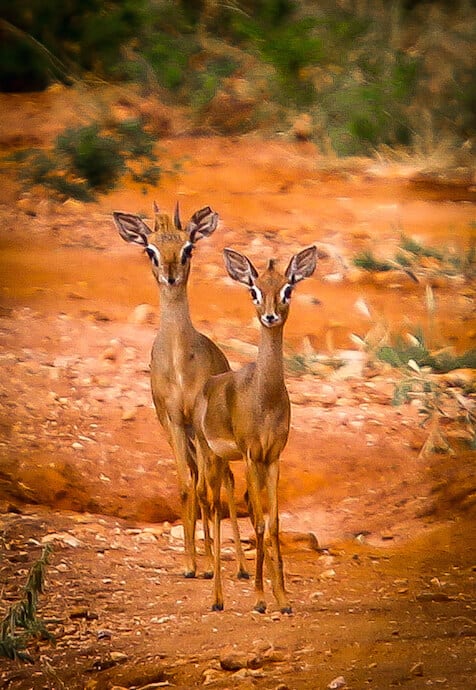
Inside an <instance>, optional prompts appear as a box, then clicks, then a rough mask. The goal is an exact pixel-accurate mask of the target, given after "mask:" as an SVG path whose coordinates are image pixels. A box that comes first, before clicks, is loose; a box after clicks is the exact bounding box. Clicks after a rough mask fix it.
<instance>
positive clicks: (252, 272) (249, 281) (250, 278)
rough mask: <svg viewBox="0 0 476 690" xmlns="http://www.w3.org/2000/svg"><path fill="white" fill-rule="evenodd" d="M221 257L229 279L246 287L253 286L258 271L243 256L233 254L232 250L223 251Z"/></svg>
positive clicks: (238, 253)
mask: <svg viewBox="0 0 476 690" xmlns="http://www.w3.org/2000/svg"><path fill="white" fill-rule="evenodd" d="M223 256H224V257H225V266H226V270H227V271H228V274H229V276H230V278H233V280H237V281H238V282H239V283H243V284H244V285H246V286H247V287H251V286H252V285H254V282H255V280H256V278H257V277H258V271H257V270H256V268H255V267H254V266H253V264H252V263H251V261H250V260H249V259H248V258H247V257H246V256H244V254H240V252H235V250H234V249H224V250H223Z"/></svg>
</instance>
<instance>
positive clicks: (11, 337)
mask: <svg viewBox="0 0 476 690" xmlns="http://www.w3.org/2000/svg"><path fill="white" fill-rule="evenodd" d="M164 147H165V150H166V153H164V156H166V157H168V158H169V159H170V160H171V161H174V160H175V161H176V160H183V164H182V171H181V172H180V173H178V174H177V175H176V176H174V177H171V176H170V177H165V178H164V180H163V184H162V186H161V187H160V188H159V189H158V190H157V192H156V194H155V196H156V197H157V199H158V201H159V203H160V204H161V205H162V206H163V207H164V208H166V209H172V208H173V204H174V203H175V200H176V199H177V198H179V200H180V203H181V205H182V209H183V215H190V214H191V213H192V212H193V211H194V210H196V209H197V208H199V207H201V206H203V205H204V204H207V203H210V204H211V205H213V206H214V208H216V209H217V210H218V211H219V213H220V216H221V218H222V225H221V226H220V228H219V230H218V231H217V232H216V234H215V235H214V236H213V238H212V239H210V240H209V241H206V242H205V241H204V242H203V243H200V246H199V248H198V249H197V252H196V256H195V257H194V264H193V269H192V270H193V275H192V285H191V291H190V297H191V308H192V313H193V315H194V320H195V323H196V324H197V325H198V327H199V328H200V329H201V330H203V331H204V332H206V333H208V334H210V335H211V336H212V337H213V338H214V339H215V340H216V341H217V342H218V343H219V344H220V346H221V347H223V349H224V350H225V352H226V354H227V356H228V357H229V359H230V360H231V362H232V363H233V366H238V365H239V364H240V363H241V362H243V361H248V360H249V359H250V358H252V357H253V354H254V350H253V345H254V344H255V343H256V341H257V329H256V325H255V324H254V321H253V319H252V316H253V314H252V310H251V308H250V305H249V304H248V300H247V299H246V296H245V295H243V293H242V291H241V290H239V289H237V288H235V287H234V286H232V285H230V284H229V282H228V281H226V280H225V279H224V270H223V267H222V260H221V249H222V248H223V247H224V246H233V247H236V248H238V249H239V250H245V251H246V252H247V253H248V254H249V255H250V257H251V258H252V259H253V260H254V261H256V262H257V263H260V262H264V260H265V258H267V257H268V256H271V255H276V256H277V257H278V258H279V259H281V260H282V261H283V262H284V261H286V260H287V259H288V258H289V256H290V254H291V253H292V252H294V251H295V250H296V249H298V248H300V247H301V246H303V245H305V244H308V243H310V242H317V243H318V246H319V248H320V252H321V255H322V259H321V263H320V268H319V273H318V275H317V276H316V277H315V278H314V279H312V280H309V281H308V285H305V286H304V285H303V289H302V290H301V289H299V290H298V291H297V294H296V299H295V301H294V303H293V307H292V314H291V317H290V319H289V321H288V324H287V326H286V356H287V359H288V365H287V381H288V386H289V390H290V394H291V399H292V402H293V422H292V432H291V436H290V440H289V444H288V447H287V449H286V451H285V453H284V455H283V458H282V480H281V485H280V492H281V513H282V528H283V532H284V543H285V565H286V572H287V582H288V588H289V591H290V596H291V599H292V601H293V608H294V614H293V615H292V616H281V615H280V614H276V613H275V612H274V609H273V606H272V603H271V601H272V597H271V594H270V595H269V599H270V608H269V612H268V613H267V614H265V615H264V616H259V615H257V614H253V613H251V606H252V598H253V593H252V585H251V584H250V583H243V582H240V581H237V580H236V579H235V578H234V575H233V573H234V563H233V557H232V553H233V550H232V546H231V544H230V543H229V542H227V544H226V547H227V548H226V549H225V553H226V560H225V561H224V568H225V571H226V578H225V597H226V609H225V611H224V612H223V614H216V613H212V612H210V611H209V607H210V601H211V583H209V582H207V581H205V580H203V579H200V578H199V579H197V580H195V581H187V580H184V579H182V578H181V576H180V571H181V566H182V557H181V551H182V540H181V532H180V526H179V525H178V523H176V521H177V519H178V517H179V503H178V496H177V490H176V481H175V471H174V464H173V460H172V457H171V452H170V450H169V448H168V446H167V444H166V443H165V440H164V438H163V436H162V433H161V431H160V429H159V427H158V424H157V422H156V420H155V416H154V412H153V409H152V406H151V402H150V394H149V386H148V361H149V350H150V346H151V342H152V339H153V334H154V328H155V326H156V324H157V317H156V310H155V305H156V302H157V295H156V287H155V285H154V284H153V280H152V278H151V276H150V273H149V267H148V265H147V260H146V258H145V257H144V256H143V255H142V254H141V252H140V251H139V250H138V249H137V248H134V247H131V246H127V245H125V244H124V243H123V242H122V241H121V240H120V238H119V236H118V235H117V234H116V232H115V230H114V228H113V225H112V223H111V219H110V213H111V211H112V210H113V209H120V210H125V211H131V212H143V213H144V214H146V215H150V210H151V207H152V199H153V196H152V195H151V194H148V195H142V194H140V190H137V189H132V188H126V189H123V190H121V191H120V192H117V193H114V194H111V195H110V196H108V197H107V198H104V199H103V200H101V202H100V203H99V204H95V205H91V206H85V205H82V204H76V203H73V202H68V203H67V204H65V205H57V204H53V203H52V202H50V201H49V200H47V199H43V200H41V199H40V200H38V199H37V198H34V197H31V196H24V197H23V198H22V199H20V200H19V199H18V192H17V190H16V188H15V186H14V185H13V184H12V183H11V181H10V179H9V178H5V179H4V185H3V203H2V204H1V206H0V218H1V226H2V228H3V230H2V232H1V234H0V245H1V251H2V276H1V278H0V280H1V288H2V313H1V326H2V336H1V343H0V348H1V350H0V357H1V361H2V375H1V397H0V412H1V416H0V428H1V431H2V436H3V440H2V445H1V446H0V453H1V465H0V506H1V507H2V511H3V514H2V515H1V516H0V520H1V523H2V542H1V548H2V561H1V565H0V573H1V575H0V576H1V581H2V583H3V582H5V583H6V585H5V586H4V589H3V604H2V610H5V609H6V607H7V606H8V605H9V604H10V603H11V602H12V601H13V600H14V599H15V598H16V597H18V596H19V588H20V587H21V585H22V584H23V583H24V581H25V577H26V572H27V569H28V566H29V564H31V562H33V560H34V559H35V558H37V557H38V556H39V554H40V551H41V546H42V544H44V543H46V542H50V541H51V542H52V543H53V545H54V551H53V555H52V557H51V566H50V569H49V575H48V585H47V590H46V592H45V594H44V595H43V596H42V597H41V603H42V608H41V614H42V615H43V616H44V617H47V618H58V619H60V621H61V622H60V623H58V624H56V625H52V630H53V631H54V632H55V635H56V637H57V646H56V647H55V648H53V647H50V646H48V645H47V644H46V643H38V645H36V646H33V648H32V649H31V650H30V651H31V653H32V655H33V657H34V659H35V663H34V665H32V666H24V665H22V664H20V663H18V662H10V661H5V660H3V661H0V687H5V688H9V689H12V690H20V689H25V690H27V689H28V690H29V689H30V688H35V690H36V688H38V689H39V688H55V689H56V688H71V689H74V688H88V689H89V690H93V689H97V690H101V689H102V688H104V689H106V688H107V689H110V688H113V687H116V688H117V687H127V688H132V687H144V686H147V687H149V688H155V687H162V686H164V684H170V685H171V686H172V687H177V688H184V689H185V688H192V687H200V686H202V685H205V684H209V685H210V687H212V688H213V687H217V688H230V687H237V688H242V689H245V688H255V687H256V688H264V689H267V688H269V689H273V690H276V689H277V688H280V689H281V690H285V688H289V689H290V690H294V689H296V690H300V689H303V690H307V689H308V690H311V689H314V688H318V689H320V688H322V689H325V688H327V687H328V686H329V684H330V683H331V682H332V681H333V680H335V679H336V678H338V677H339V676H343V678H344V679H345V682H346V686H345V687H347V688H353V689H354V690H360V689H361V688H367V687H368V688H374V689H375V690H384V689H385V690H386V689H387V688H392V687H404V688H408V689H409V690H413V689H415V690H416V689H417V688H418V689H420V688H422V687H426V686H428V687H430V686H431V687H442V688H448V689H451V690H459V689H460V688H461V690H463V689H464V690H468V688H469V687H471V678H473V677H474V675H472V674H474V670H475V669H474V665H473V659H474V648H473V640H474V637H473V636H474V611H471V608H470V607H471V601H472V597H473V595H474V589H473V588H474V570H473V566H474V562H473V561H472V559H474V543H475V542H474V536H475V534H474V523H473V522H471V516H472V515H473V516H474V501H473V498H474V480H473V479H472V474H473V470H472V463H473V461H474V451H471V450H470V449H469V448H468V444H467V440H468V435H467V433H468V432H467V431H466V427H465V425H464V424H463V423H462V420H461V415H460V414H459V412H458V411H457V410H456V408H454V407H453V408H451V406H447V407H446V408H445V412H446V413H447V417H446V418H445V427H444V433H445V437H446V438H448V439H449V440H450V443H451V445H452V447H453V450H454V454H453V455H448V454H445V455H435V454H422V453H421V450H422V448H423V446H424V443H425V441H426V440H427V438H428V433H429V431H428V429H427V428H422V426H421V421H422V416H421V414H420V412H419V407H418V405H416V404H407V405H402V406H400V407H394V406H392V404H391V401H392V397H393V394H394V390H395V384H396V383H397V382H398V380H399V376H400V375H399V374H398V372H395V370H391V369H389V368H386V367H383V366H376V365H375V364H371V365H370V364H369V361H368V360H367V358H365V357H363V356H362V355H361V354H359V351H358V349H356V346H355V342H353V341H352V340H351V338H350V336H351V334H352V333H354V334H357V335H360V336H361V337H364V336H366V335H368V334H369V333H371V332H374V331H375V332H378V329H382V328H383V329H384V331H385V332H388V333H390V332H391V333H399V332H408V331H410V332H414V331H415V329H417V328H418V327H420V326H421V327H422V328H423V329H424V330H425V331H426V334H427V336H428V337H429V338H431V339H432V341H433V342H432V347H434V348H436V347H439V346H448V345H451V346H453V347H454V348H456V350H457V351H460V352H462V351H464V350H467V349H468V348H470V347H474V338H475V337H476V326H475V320H474V283H472V282H471V281H468V280H466V279H460V278H459V277H457V278H455V279H453V278H451V277H450V278H448V277H447V276H446V277H445V276H443V275H441V273H439V272H438V271H435V272H433V273H432V272H431V270H430V269H431V266H430V268H428V271H427V273H426V274H425V275H426V276H427V280H426V283H425V284H418V285H416V284H414V282H413V281H411V280H408V279H407V278H406V277H405V276H403V275H402V273H401V272H400V273H398V274H393V275H387V276H380V277H379V280H378V281H376V280H374V279H371V278H370V277H369V276H368V275H366V274H363V273H361V272H360V273H359V272H356V271H355V270H354V267H353V265H352V257H353V256H355V254H356V253H358V252H361V251H364V250H366V249H372V251H374V252H375V254H376V255H378V256H381V257H389V256H393V255H394V253H395V251H396V250H397V249H398V245H399V242H400V241H401V233H402V231H404V232H405V234H407V235H409V236H411V237H414V238H416V239H418V240H419V241H421V242H424V243H428V244H430V245H432V246H438V247H443V246H444V247H450V248H452V251H453V252H454V254H455V255H460V254H464V253H465V252H467V251H468V248H469V246H470V242H471V233H472V232H474V229H473V230H472V229H471V225H470V223H471V221H472V220H474V204H473V203H472V202H471V192H470V191H469V190H467V189H466V190H461V189H454V188H453V189H452V190H450V191H448V190H444V191H445V193H444V194H442V193H441V190H440V196H438V193H437V192H435V190H434V189H426V190H422V189H416V188H415V185H412V184H411V183H410V182H409V181H408V175H406V176H404V175H403V174H402V173H403V172H404V171H402V170H397V169H394V170H391V171H389V170H386V171H384V170H383V169H375V168H373V169H372V166H371V165H370V164H369V163H367V164H366V166H367V167H365V166H364V163H362V164H359V165H356V167H355V169H354V170H353V171H352V170H343V171H341V172H340V173H339V174H337V173H334V174H332V175H331V174H330V173H328V172H324V171H323V170H322V165H321V166H320V165H319V161H318V159H317V156H316V152H315V151H314V150H313V149H312V147H311V146H310V145H307V144H304V145H298V144H289V143H284V142H283V143H277V142H257V141H255V140H252V139H243V140H236V141H225V140H221V139H202V140H193V139H190V140H185V139H178V140H171V141H169V142H164ZM384 172H385V175H384ZM461 197H463V199H462V198H461ZM428 284H431V285H432V290H433V291H434V295H435V297H436V300H437V315H436V318H433V319H429V317H428V310H427V307H426V305H425V290H426V285H428ZM359 299H360V300H364V301H365V303H366V304H367V305H368V306H369V308H370V310H371V318H370V319H369V318H367V317H365V316H364V315H363V314H362V311H359V310H358V309H357V308H356V307H355V303H356V301H357V300H359ZM141 304H146V305H151V306H150V307H147V308H141V309H139V310H138V309H137V307H138V305H141ZM376 337H377V336H376ZM316 355H320V356H325V357H326V358H327V359H326V360H325V361H324V363H322V361H320V363H317V364H316V361H315V357H316ZM306 357H307V358H308V361H310V362H314V370H313V371H311V370H310V369H308V370H307V371H302V370H300V367H301V365H302V361H303V358H304V360H306ZM336 360H339V363H340V364H342V362H344V366H343V367H342V366H340V367H339V368H335V362H336ZM333 363H334V364H333ZM301 368H302V367H301ZM465 375H467V376H469V375H470V374H468V373H466V374H465ZM461 376H463V374H461ZM453 383H454V382H453ZM456 383H457V384H458V381H457V382H456ZM455 391H456V392H457V393H458V392H459V393H460V394H466V393H465V391H466V389H465V385H464V382H463V383H462V384H461V385H457V387H456V388H455ZM467 399H468V401H470V402H471V400H472V398H471V395H468V398H467ZM465 434H466V436H465ZM237 475H238V476H237V479H238V495H239V497H241V496H242V495H243V489H244V486H243V477H242V476H241V474H240V471H239V469H238V468H237ZM240 500H241V499H240ZM45 506H47V508H46V507H45ZM240 506H241V510H242V514H243V516H244V504H243V502H242V500H241V503H240ZM71 511H75V512H71ZM472 511H473V512H472ZM171 523H175V524H172V526H171ZM309 532H311V533H313V534H314V535H315V536H316V537H317V540H318V543H319V548H318V549H317V550H316V544H315V542H314V540H313V539H311V538H310V537H309V536H308V533H309ZM250 533H251V530H250V528H249V523H248V521H247V519H246V518H245V517H242V534H243V535H244V536H245V537H247V536H248V535H250ZM245 545H246V547H247V549H248V555H249V557H250V564H252V557H253V547H252V544H251V543H249V542H248V541H246V542H245ZM338 686H339V684H338V683H337V681H336V685H335V687H338Z"/></svg>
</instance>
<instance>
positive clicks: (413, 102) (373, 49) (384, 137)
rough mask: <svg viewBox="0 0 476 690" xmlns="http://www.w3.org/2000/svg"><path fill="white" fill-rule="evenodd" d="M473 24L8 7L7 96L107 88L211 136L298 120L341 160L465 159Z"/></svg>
mask: <svg viewBox="0 0 476 690" xmlns="http://www.w3.org/2000/svg"><path fill="white" fill-rule="evenodd" d="M475 16H476V8H475V2H474V0H439V1H435V2H428V1H426V2H425V1H423V0H336V1H334V2H331V1H330V0H322V1H320V2H311V1H306V0H302V1H299V0H256V1H252V0H227V1H226V2H223V1H222V2H220V1H217V0H201V1H200V0H181V1H172V0H63V1H62V2H60V3H59V2H57V0H16V1H15V2H11V0H0V88H1V90H2V91H4V92H27V91H35V90H36V91H38V90H43V89H45V88H47V87H48V86H49V85H51V84H52V83H54V82H57V81H61V82H63V83H65V84H73V83H76V82H77V81H81V82H86V81H91V80H92V81H96V82H97V81H99V80H103V81H107V82H109V83H110V82H113V83H116V84H121V85H128V84H130V85H135V87H137V88H139V90H140V92H141V94H142V95H143V96H145V97H150V96H151V95H152V96H153V97H154V98H156V99H158V100H160V102H162V103H166V104H170V105H173V106H178V107H183V108H187V109H189V111H190V113H191V115H192V117H193V120H194V122H195V126H196V128H198V129H199V130H201V129H202V130H203V131H211V132H215V133H222V134H234V133H242V132H246V131H249V130H251V129H261V130H262V131H263V132H266V133H277V132H288V131H289V130H290V128H291V127H292V125H293V123H296V122H297V123H298V124H297V125H296V127H295V131H294V134H295V136H297V137H298V138H299V137H301V138H306V139H307V138H310V139H312V140H314V141H315V142H316V143H317V144H318V145H319V147H320V149H321V150H322V151H323V152H324V153H330V154H333V155H339V156H348V155H368V154H372V153H374V152H375V151H376V150H378V149H379V148H382V147H390V148H392V149H395V148H399V147H406V148H407V149H408V150H410V151H417V152H420V153H431V151H432V150H433V149H434V148H436V147H440V146H442V145H443V144H445V145H448V146H450V147H452V148H453V149H455V150H458V149H459V150H462V151H463V150H464V147H466V150H467V149H468V147H469V144H468V142H469V141H470V140H471V137H472V136H473V135H474V129H475V113H476V83H475V81H474V78H473V70H474V29H475ZM303 116H304V119H303ZM300 123H301V124H300ZM111 146H112V145H111ZM63 154H64V151H63Z"/></svg>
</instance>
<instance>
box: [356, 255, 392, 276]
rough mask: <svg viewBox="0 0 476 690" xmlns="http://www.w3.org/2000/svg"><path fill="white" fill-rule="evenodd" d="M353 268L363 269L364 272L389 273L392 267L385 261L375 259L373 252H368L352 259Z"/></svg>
mask: <svg viewBox="0 0 476 690" xmlns="http://www.w3.org/2000/svg"><path fill="white" fill-rule="evenodd" d="M353 263H354V266H357V267H358V268H363V269H364V270H365V271H381V272H382V271H390V270H391V269H392V265H391V264H389V263H387V262H386V261H380V260H379V259H377V258H375V256H374V254H373V252H371V251H370V250H368V251H364V252H361V253H360V254H358V255H357V256H355V257H354V258H353Z"/></svg>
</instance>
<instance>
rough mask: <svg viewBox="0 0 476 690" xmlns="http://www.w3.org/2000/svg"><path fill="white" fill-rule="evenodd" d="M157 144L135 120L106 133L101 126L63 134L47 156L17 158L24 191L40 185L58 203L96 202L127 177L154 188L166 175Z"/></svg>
mask: <svg viewBox="0 0 476 690" xmlns="http://www.w3.org/2000/svg"><path fill="white" fill-rule="evenodd" d="M154 146H155V139H154V138H153V137H152V136H151V135H149V134H148V133H147V132H145V131H144V130H143V129H142V125H141V124H140V122H139V121H137V120H129V121H126V122H122V123H120V124H118V125H117V126H116V127H114V128H111V129H109V130H108V131H105V130H104V128H102V127H101V125H100V124H99V123H98V122H93V123H91V124H89V125H86V126H82V127H75V128H70V129H67V130H65V131H64V132H63V133H62V134H60V135H59V136H58V137H57V139H56V142H55V146H54V148H53V150H52V151H51V152H49V153H47V152H45V151H42V150H39V149H30V150H27V151H22V152H20V153H17V154H15V155H14V156H13V159H14V160H15V161H16V162H17V163H18V171H19V177H20V180H21V182H22V183H23V185H24V186H25V187H30V186H33V185H41V186H43V187H46V188H48V189H51V190H52V191H54V192H55V193H56V194H57V195H58V196H59V197H61V198H67V197H72V198H74V199H79V200H81V201H93V200H94V199H95V198H96V195H97V193H98V192H107V191H109V190H111V189H114V187H115V186H116V185H117V183H118V181H119V179H120V178H121V176H122V175H124V173H126V172H127V173H129V174H130V175H131V177H132V179H133V180H134V181H135V182H142V183H144V184H146V185H156V184H157V182H158V180H159V179H160V175H161V173H162V170H161V168H160V167H159V166H158V165H157V157H156V155H155V153H154Z"/></svg>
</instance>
